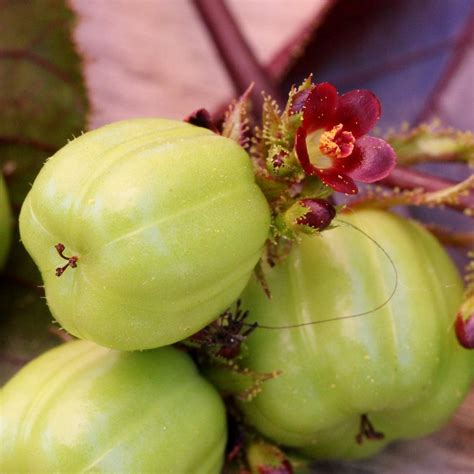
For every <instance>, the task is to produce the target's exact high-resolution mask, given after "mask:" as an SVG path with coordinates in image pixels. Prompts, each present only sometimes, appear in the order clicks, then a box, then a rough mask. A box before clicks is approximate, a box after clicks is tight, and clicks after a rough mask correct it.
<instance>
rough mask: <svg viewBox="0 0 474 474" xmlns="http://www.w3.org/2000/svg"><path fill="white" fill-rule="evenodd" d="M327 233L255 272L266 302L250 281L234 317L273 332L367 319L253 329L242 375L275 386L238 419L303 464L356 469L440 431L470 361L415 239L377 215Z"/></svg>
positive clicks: (439, 259)
mask: <svg viewBox="0 0 474 474" xmlns="http://www.w3.org/2000/svg"><path fill="white" fill-rule="evenodd" d="M341 221H345V222H346V223H344V222H341ZM334 223H335V224H336V225H338V227H337V228H335V229H332V230H328V231H326V232H323V233H322V234H321V236H320V237H318V236H302V237H301V241H300V243H299V244H298V245H295V247H294V248H293V250H292V252H291V254H290V256H289V257H288V258H287V259H286V260H285V261H283V262H282V263H280V264H278V265H277V266H275V267H274V268H268V269H266V276H267V281H268V285H269V288H270V291H271V293H272V299H271V300H269V299H268V298H267V297H266V296H265V294H264V292H263V291H262V289H261V287H260V285H259V284H258V283H257V282H256V281H255V280H252V281H251V283H250V284H249V286H248V287H247V289H246V290H245V292H244V294H243V307H244V308H245V309H248V310H249V311H250V318H249V319H250V322H252V321H258V323H259V324H261V325H268V326H273V327H274V326H288V325H297V324H305V323H310V322H312V321H318V320H326V319H328V318H344V317H346V316H350V315H355V314H358V313H364V312H368V314H365V315H362V316H360V317H349V318H344V319H340V320H336V321H331V322H325V323H323V324H316V325H311V324H309V325H306V326H303V327H299V328H291V329H278V330H276V329H273V330H269V329H263V328H260V329H258V328H257V329H256V330H255V331H254V332H253V333H252V334H251V335H250V336H249V338H248V341H247V342H248V351H247V352H246V357H245V358H244V360H243V362H242V366H243V367H248V368H249V369H250V370H252V371H255V372H260V373H268V372H272V371H275V370H281V371H282V374H281V375H280V376H279V377H277V378H275V379H273V380H269V381H267V382H265V383H264V384H263V385H262V393H260V394H259V395H258V396H256V397H255V398H254V399H253V400H252V401H250V402H241V403H240V407H241V408H242V410H243V411H244V413H245V416H246V419H247V421H248V422H249V423H250V424H251V425H253V426H254V427H256V428H257V429H258V430H259V431H260V432H261V433H263V434H264V435H266V436H268V437H269V438H270V439H272V440H274V441H276V442H278V443H281V444H283V445H287V446H291V447H296V448H298V449H299V450H300V451H301V452H302V453H304V454H305V455H308V456H310V457H315V458H341V457H342V458H345V457H347V458H357V457H365V456H369V455H371V454H373V453H375V452H377V451H379V450H380V449H381V448H382V447H384V446H385V445H386V444H387V443H388V442H390V441H392V440H394V439H399V438H413V437H418V436H423V435H426V434H428V433H430V432H432V431H434V430H437V429H438V428H439V427H440V426H441V425H442V424H443V423H445V422H446V421H447V420H448V419H449V417H450V416H451V415H452V414H453V412H454V411H455V410H456V408H457V407H458V406H459V405H460V403H461V402H462V400H463V398H464V396H465V395H466V393H467V391H468V389H469V387H470V385H471V382H472V380H473V375H474V374H473V372H474V355H473V354H472V351H471V352H469V351H467V350H465V349H463V348H462V347H460V345H459V344H458V343H457V341H456V338H455V335H454V332H453V324H454V318H455V314H456V311H457V308H458V307H459V304H460V302H461V300H462V291H463V285H462V281H461V279H460V277H459V275H458V273H457V271H456V269H455V267H454V265H453V263H452V262H451V260H450V258H449V257H448V255H447V254H446V252H445V251H444V249H443V248H442V247H441V246H440V245H439V243H438V242H437V241H436V240H435V239H434V238H433V237H432V236H431V235H430V234H429V233H428V232H427V231H426V230H424V229H423V228H422V227H421V226H420V225H417V224H415V223H413V222H410V221H407V220H404V219H402V218H400V217H397V216H395V215H393V214H390V213H387V212H383V211H377V210H366V211H358V212H356V213H354V214H342V215H341V217H340V218H339V219H336V220H335V221H334ZM350 224H352V225H353V226H356V227H357V228H358V229H360V230H361V231H362V232H364V233H366V234H367V235H368V236H370V237H371V238H373V239H374V240H375V241H376V242H377V243H378V244H379V245H380V246H381V247H383V249H384V250H385V251H386V252H387V254H388V255H389V257H387V255H386V254H384V252H383V251H382V250H381V249H380V247H378V246H377V245H376V244H375V243H374V241H372V240H371V239H370V238H369V237H367V235H364V234H363V233H362V232H361V231H359V230H357V229H355V228H354V227H351V225H350ZM390 259H392V260H393V265H392V264H391V262H390ZM394 267H395V268H396V274H397V276H396V275H395V269H394ZM397 281H398V283H397ZM395 288H396V291H395V293H394V294H393V297H392V298H391V299H390V301H388V302H387V300H388V299H389V298H390V294H391V292H392V291H393V290H394V289H395ZM385 302H386V304H385ZM377 307H379V309H377V310H375V311H371V310H372V309H375V308H377ZM381 434H383V436H384V437H383V438H382V436H381ZM369 438H372V439H369ZM357 439H358V441H359V442H357Z"/></svg>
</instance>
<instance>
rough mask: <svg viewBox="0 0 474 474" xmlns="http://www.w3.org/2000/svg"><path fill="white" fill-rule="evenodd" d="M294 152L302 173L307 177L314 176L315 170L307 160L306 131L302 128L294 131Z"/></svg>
mask: <svg viewBox="0 0 474 474" xmlns="http://www.w3.org/2000/svg"><path fill="white" fill-rule="evenodd" d="M295 151H296V156H297V157H298V161H299V162H300V164H301V167H302V168H303V170H304V172H305V173H306V174H308V175H315V174H316V168H315V167H314V166H313V165H312V164H311V161H310V159H309V155H308V148H307V146H306V131H305V129H304V128H303V127H300V128H298V130H296V138H295Z"/></svg>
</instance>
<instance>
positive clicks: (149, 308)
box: [20, 119, 270, 350]
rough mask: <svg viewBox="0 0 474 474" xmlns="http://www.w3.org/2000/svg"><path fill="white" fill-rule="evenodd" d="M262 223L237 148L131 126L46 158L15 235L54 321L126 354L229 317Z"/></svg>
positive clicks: (264, 211) (173, 127) (257, 249)
mask: <svg viewBox="0 0 474 474" xmlns="http://www.w3.org/2000/svg"><path fill="white" fill-rule="evenodd" d="M269 222H270V215H269V209H268V205H267V202H266V200H265V197H264V196H263V194H262V192H261V191H260V189H259V188H258V186H257V185H256V184H255V182H254V175H253V171H252V165H251V162H250V160H249V157H248V155H247V154H246V153H245V151H244V150H243V149H242V148H241V147H240V146H238V145H237V144H236V143H235V142H234V141H232V140H230V139H227V138H224V137H221V136H219V135H216V134H214V133H212V132H211V131H209V130H207V129H204V128H199V127H195V126H192V125H189V124H187V123H184V122H177V121H172V120H164V119H134V120H127V121H123V122H117V123H114V124H111V125H107V126H105V127H102V128H99V129H97V130H95V131H92V132H88V133H86V134H84V135H82V136H81V137H79V138H77V139H75V140H73V141H72V142H70V143H69V144H68V145H66V146H65V147H64V148H63V149H61V150H60V151H59V152H58V153H56V154H55V155H54V156H53V157H51V158H50V159H49V160H48V161H47V163H46V164H45V166H44V167H43V169H42V170H41V172H40V173H39V175H38V177H37V179H36V180H35V182H34V184H33V187H32V189H31V191H30V193H29V194H28V196H27V198H26V200H25V203H24V205H23V207H22V211H21V215H20V232H21V238H22V241H23V243H24V245H25V247H26V249H27V250H28V252H29V253H30V254H31V256H32V257H33V259H34V260H35V262H36V264H37V265H38V267H39V268H40V270H41V273H42V277H43V280H44V284H45V290H46V297H47V301H48V305H49V307H50V309H51V312H52V314H53V316H54V317H55V318H56V319H57V320H58V321H59V323H60V324H61V325H62V326H63V327H64V328H65V329H66V330H67V331H69V332H70V333H71V334H73V335H75V336H77V337H80V338H83V339H88V340H92V341H94V342H96V343H98V344H101V345H104V346H107V347H112V348H115V349H122V350H135V349H147V348H153V347H159V346H162V345H166V344H171V343H174V342H176V341H179V340H182V339H184V338H186V337H187V336H189V335H191V334H193V333H195V332H196V331H198V330H199V329H201V328H202V327H204V326H205V325H206V324H208V323H209V322H210V321H211V320H213V319H215V318H216V317H217V316H218V315H219V314H220V313H221V312H222V311H223V310H224V309H225V308H227V307H228V306H229V305H230V304H231V303H232V302H233V301H234V300H235V299H236V298H237V296H238V295H239V293H240V292H241V291H242V289H243V288H244V287H245V285H246V283H247V282H248V279H249V278H250V274H251V272H252V270H253V268H254V266H255V264H256V263H257V261H258V260H259V258H260V254H261V251H262V247H263V244H264V242H265V240H266V238H267V234H268V230H269ZM58 244H61V247H60V249H61V252H59V250H57V248H55V246H57V245H58ZM60 253H61V255H62V256H61V255H60ZM64 258H65V259H66V260H68V262H66V261H65V260H64ZM71 259H73V260H71ZM71 262H72V263H71ZM58 271H59V274H60V277H59V278H58V277H57V276H56V274H55V273H57V272H58Z"/></svg>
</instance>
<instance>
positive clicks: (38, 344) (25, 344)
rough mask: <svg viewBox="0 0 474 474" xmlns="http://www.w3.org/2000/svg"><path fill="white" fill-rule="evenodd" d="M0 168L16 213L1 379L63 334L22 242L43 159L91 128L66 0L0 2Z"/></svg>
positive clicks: (2, 314) (1, 320) (6, 281)
mask: <svg viewBox="0 0 474 474" xmlns="http://www.w3.org/2000/svg"><path fill="white" fill-rule="evenodd" d="M0 12H1V17H2V28H1V29H0V169H1V171H2V172H3V174H4V176H5V178H6V181H7V187H8V190H9V195H10V199H11V202H12V208H13V213H14V217H15V229H14V237H13V242H14V243H13V248H12V250H11V254H10V258H9V261H8V263H7V267H6V268H5V270H4V274H3V276H2V279H1V287H0V334H1V335H0V361H2V364H1V366H0V367H1V368H0V381H4V380H5V379H6V378H7V377H8V376H10V375H11V374H12V373H13V372H14V370H15V369H16V368H17V367H18V366H20V365H21V364H22V363H24V362H26V361H27V360H29V359H31V358H32V357H34V356H36V355H37V354H39V353H41V352H42V351H43V350H45V349H47V348H49V347H51V345H53V344H55V343H56V341H57V342H59V338H56V337H54V336H53V335H52V334H50V333H49V332H48V326H49V325H50V324H51V322H52V316H51V314H50V312H49V310H48V308H47V306H46V303H45V301H44V300H43V299H41V291H39V290H38V286H39V285H40V284H41V280H40V277H39V273H38V271H37V269H36V266H35V265H34V264H33V262H32V261H31V259H30V257H29V256H28V255H27V253H26V251H25V250H24V249H23V247H22V245H21V243H20V242H19V236H18V229H17V221H18V213H19V210H20V208H21V204H22V202H23V200H24V198H25V196H26V194H27V193H28V191H29V188H30V186H31V184H32V183H33V181H34V179H35V177H36V175H37V173H38V171H39V170H40V168H41V166H42V165H43V163H44V161H45V160H46V159H47V158H48V157H49V156H51V155H52V154H53V153H54V152H55V151H56V150H58V149H59V148H61V147H62V146H63V145H65V144H66V143H67V141H68V140H70V139H72V138H74V136H77V135H79V134H80V133H82V131H83V130H84V129H85V128H86V119H87V111H88V108H89V104H88V99H87V96H86V89H85V86H84V81H83V76H82V69H81V60H80V57H79V55H78V53H77V51H76V49H75V45H74V42H73V39H72V35H71V33H72V28H73V26H74V21H75V19H74V14H73V12H72V11H71V10H70V9H69V7H68V6H67V5H66V2H65V1H64V0H6V1H2V2H1V4H0Z"/></svg>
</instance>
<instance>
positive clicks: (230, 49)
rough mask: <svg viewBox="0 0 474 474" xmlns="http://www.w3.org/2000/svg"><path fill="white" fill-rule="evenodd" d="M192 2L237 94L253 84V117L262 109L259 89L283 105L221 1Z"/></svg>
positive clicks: (257, 117)
mask: <svg viewBox="0 0 474 474" xmlns="http://www.w3.org/2000/svg"><path fill="white" fill-rule="evenodd" d="M193 3H194V5H195V7H196V9H197V11H198V12H199V14H200V16H201V18H202V20H203V21H204V23H205V24H206V26H207V29H208V31H209V33H210V35H211V36H212V39H213V41H214V44H215V46H216V48H217V50H218V52H219V55H220V57H221V59H222V61H223V62H224V64H225V67H226V69H227V72H228V74H229V76H230V78H231V80H232V82H233V84H234V87H235V89H236V92H237V94H241V93H242V92H244V91H245V90H246V89H247V87H248V86H249V85H250V84H251V83H252V82H253V83H255V87H254V88H253V91H252V97H251V98H252V103H253V104H254V108H253V112H254V115H255V116H256V117H255V118H256V119H257V120H258V119H259V116H260V114H261V110H262V105H263V98H262V94H261V91H265V92H266V93H267V94H270V95H271V96H272V97H273V98H274V99H275V100H276V101H277V102H279V104H280V105H283V104H284V100H283V97H282V96H281V94H280V92H279V90H278V89H277V88H276V87H275V85H274V84H273V81H272V80H271V79H270V77H269V76H268V75H267V73H266V72H265V70H264V68H263V67H262V66H261V65H260V64H259V62H258V61H257V59H256V57H255V55H254V54H253V52H252V50H251V48H250V46H249V44H248V43H247V41H246V40H245V38H244V36H243V35H242V32H241V31H240V29H239V27H238V25H237V23H236V21H235V19H234V18H233V16H232V14H231V13H230V11H229V10H228V8H227V6H226V4H225V3H224V1H223V0H193Z"/></svg>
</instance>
